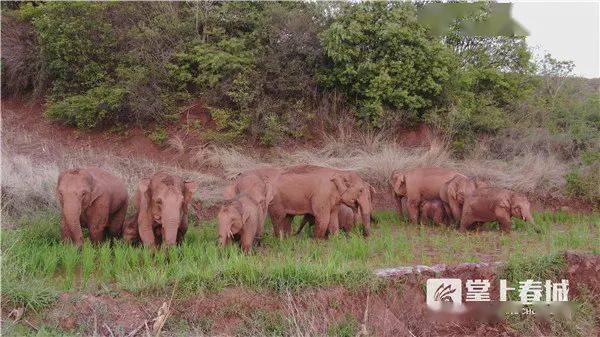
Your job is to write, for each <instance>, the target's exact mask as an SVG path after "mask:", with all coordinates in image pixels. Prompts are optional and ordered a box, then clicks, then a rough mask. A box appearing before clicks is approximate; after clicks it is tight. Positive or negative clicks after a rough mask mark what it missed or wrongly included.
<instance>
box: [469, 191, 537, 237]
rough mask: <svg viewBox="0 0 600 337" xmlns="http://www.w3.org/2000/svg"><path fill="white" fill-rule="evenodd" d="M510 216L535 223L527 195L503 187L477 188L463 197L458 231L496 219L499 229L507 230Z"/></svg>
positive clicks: (510, 222)
mask: <svg viewBox="0 0 600 337" xmlns="http://www.w3.org/2000/svg"><path fill="white" fill-rule="evenodd" d="M511 217H517V218H520V219H523V220H525V221H528V222H530V223H532V224H535V222H534V220H533V216H532V215H531V205H530V204H529V200H527V197H525V196H524V195H522V194H520V193H517V192H514V191H511V190H508V189H504V188H497V187H483V188H478V189H476V190H475V191H473V192H472V193H470V194H469V195H467V196H466V197H465V202H464V204H463V209H462V216H461V220H460V231H463V232H464V231H465V230H467V229H468V228H469V227H471V225H473V224H474V223H476V222H481V223H484V222H487V221H494V220H497V221H498V222H499V223H500V229H501V230H502V231H504V232H507V231H509V230H510V228H511V224H512V221H511Z"/></svg>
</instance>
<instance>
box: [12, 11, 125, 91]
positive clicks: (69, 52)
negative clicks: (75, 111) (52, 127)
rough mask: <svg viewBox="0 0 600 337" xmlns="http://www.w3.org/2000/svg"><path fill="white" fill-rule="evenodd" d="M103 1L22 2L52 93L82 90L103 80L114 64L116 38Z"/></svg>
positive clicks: (88, 88)
mask: <svg viewBox="0 0 600 337" xmlns="http://www.w3.org/2000/svg"><path fill="white" fill-rule="evenodd" d="M106 6H107V4H103V3H84V2H78V3H68V2H50V3H46V4H44V5H43V6H33V5H32V4H26V5H24V6H23V7H22V8H21V15H22V17H23V18H30V20H31V23H32V24H33V26H34V27H35V29H36V32H37V39H38V40H39V43H40V46H41V53H42V55H43V56H44V58H45V60H46V62H47V64H46V67H47V70H48V72H49V74H50V76H51V77H52V78H53V83H52V96H53V97H56V98H59V97H64V96H65V95H66V94H69V93H84V92H86V91H88V90H90V89H91V88H93V87H94V86H95V85H96V84H97V83H102V82H104V81H105V80H107V78H108V76H109V72H110V71H111V70H112V69H111V67H112V66H113V65H114V64H115V54H114V52H113V50H114V47H115V44H116V39H115V36H114V34H113V31H112V27H111V25H110V23H109V20H108V17H107V16H106V14H105V13H106V12H105V8H106Z"/></svg>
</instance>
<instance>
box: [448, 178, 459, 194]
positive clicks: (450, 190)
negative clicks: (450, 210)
mask: <svg viewBox="0 0 600 337" xmlns="http://www.w3.org/2000/svg"><path fill="white" fill-rule="evenodd" d="M457 195H458V193H457V191H456V181H455V180H454V179H452V180H451V181H449V182H448V196H449V197H451V198H452V199H456V197H457Z"/></svg>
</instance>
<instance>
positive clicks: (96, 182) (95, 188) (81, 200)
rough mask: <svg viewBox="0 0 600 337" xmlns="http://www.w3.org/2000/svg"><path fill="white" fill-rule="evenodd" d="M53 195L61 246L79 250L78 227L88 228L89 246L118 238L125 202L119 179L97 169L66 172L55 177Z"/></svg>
mask: <svg viewBox="0 0 600 337" xmlns="http://www.w3.org/2000/svg"><path fill="white" fill-rule="evenodd" d="M56 195H57V197H58V201H59V203H60V207H61V221H60V230H61V236H62V240H63V242H72V243H74V244H75V245H76V246H79V247H80V246H81V245H82V244H83V232H82V230H81V225H86V226H87V227H88V229H89V231H90V240H91V241H92V242H93V243H98V242H100V241H102V240H104V239H105V237H106V236H111V237H117V236H120V235H121V232H122V228H123V221H124V220H125V214H126V213H127V202H128V196H127V189H126V188H125V184H124V183H123V181H122V180H121V179H119V178H117V177H116V176H114V175H112V174H110V173H108V172H106V171H105V170H102V169H100V168H97V167H87V168H77V169H72V170H67V171H64V172H62V173H61V174H60V175H59V177H58V184H57V188H56Z"/></svg>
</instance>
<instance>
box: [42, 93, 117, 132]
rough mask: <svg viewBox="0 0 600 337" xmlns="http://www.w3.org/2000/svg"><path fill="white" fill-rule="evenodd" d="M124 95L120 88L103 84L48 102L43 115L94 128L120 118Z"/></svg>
mask: <svg viewBox="0 0 600 337" xmlns="http://www.w3.org/2000/svg"><path fill="white" fill-rule="evenodd" d="M125 97H126V93H125V90H123V89H122V88H118V87H113V86H111V85H109V84H104V85H101V86H98V87H95V88H92V89H89V90H88V91H87V92H85V93H84V94H81V95H72V96H69V97H67V98H65V99H64V100H58V101H52V102H50V104H49V105H48V107H47V109H46V111H45V115H46V116H47V117H49V118H53V119H56V120H61V121H65V122H66V123H69V124H72V125H75V126H77V127H78V128H95V127H97V126H100V125H106V124H108V123H109V122H116V121H118V120H119V119H120V118H119V117H120V112H121V107H122V106H123V104H124V101H125Z"/></svg>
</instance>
